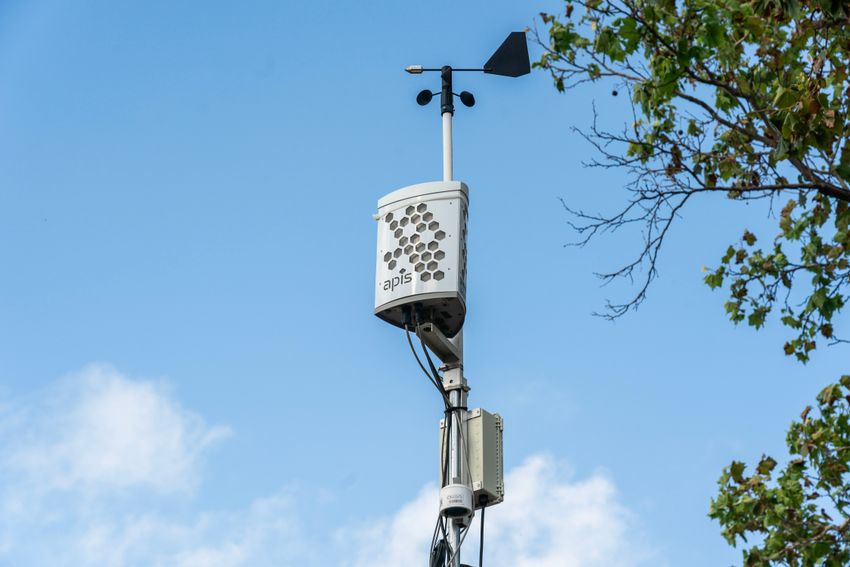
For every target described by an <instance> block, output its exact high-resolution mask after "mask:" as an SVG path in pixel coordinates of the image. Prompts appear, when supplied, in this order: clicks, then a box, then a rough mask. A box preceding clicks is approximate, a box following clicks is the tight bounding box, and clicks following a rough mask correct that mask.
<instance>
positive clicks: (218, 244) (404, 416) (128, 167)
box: [0, 0, 847, 567]
mask: <svg viewBox="0 0 850 567" xmlns="http://www.w3.org/2000/svg"><path fill="white" fill-rule="evenodd" d="M559 7H560V4H559V3H552V2H542V3H511V2H487V3H484V2H469V3H462V4H461V3H450V2H431V3H426V4H422V3H399V2H361V3H331V2H271V1H267V2H263V1H252V2H239V3H236V2H196V1H195V2H181V3H169V2H124V3H120V4H118V3H113V2H104V1H90V2H84V3H70V2H61V1H58V0H57V1H50V0H45V1H39V2H24V1H20V0H7V1H6V2H4V3H3V4H2V5H0V76H2V77H3V80H2V81H0V132H2V133H3V135H2V136H0V266H2V278H0V292H1V293H0V412H2V413H0V448H2V450H0V454H2V455H3V457H2V458H0V461H2V462H0V477H1V478H2V480H3V482H2V483H0V485H2V486H3V488H2V489H0V499H2V500H0V502H2V506H0V527H2V530H0V563H2V564H10V565H20V564H28V565H56V564H60V563H62V562H64V561H65V560H72V561H71V562H72V563H73V564H77V565H86V564H91V565H156V564H161V565H203V566H207V565H209V566H212V565H290V564H292V565H296V564H297V565H354V566H358V565H370V566H382V565H396V564H398V563H400V562H402V561H414V562H415V561H420V562H421V561H423V559H422V558H421V557H422V555H421V547H422V545H424V544H423V542H425V543H427V541H428V539H429V538H430V526H431V521H432V516H433V512H434V506H435V505H436V504H435V502H436V501H435V496H434V488H433V486H434V482H435V475H436V472H437V466H436V462H437V460H436V439H437V434H436V431H437V429H436V428H437V420H438V419H439V417H440V415H441V412H440V405H439V400H438V399H437V398H436V396H435V394H434V392H433V391H432V390H431V389H430V387H429V385H428V384H427V382H425V380H423V379H422V378H421V376H420V375H419V374H418V373H417V368H416V366H415V363H414V362H413V361H412V360H411V357H410V355H409V352H408V351H407V350H406V344H405V342H404V338H403V336H402V335H401V334H400V333H399V331H398V330H397V329H395V328H391V327H389V326H387V325H386V324H384V323H382V322H381V321H379V320H378V319H377V318H375V317H374V316H373V315H372V299H373V287H372V286H373V285H374V280H373V278H374V274H373V270H374V259H373V255H374V248H375V243H374V240H375V225H374V221H373V220H372V218H371V215H372V213H373V212H374V211H375V206H376V202H377V199H378V198H379V197H380V196H381V195H383V194H385V193H388V192H390V191H392V190H394V189H396V188H399V187H402V186H405V185H409V184H413V183H417V182H422V181H429V180H434V179H438V178H439V176H440V174H441V164H440V146H439V140H440V121H439V116H438V108H437V105H435V104H434V103H432V105H431V106H429V107H427V108H424V109H423V108H420V107H419V106H417V105H416V104H415V102H414V97H415V94H416V93H417V92H418V91H419V90H421V89H423V88H436V83H435V82H434V81H435V79H436V78H435V77H432V76H409V75H406V74H405V73H403V71H402V69H403V68H404V67H405V66H406V65H410V64H423V65H429V66H438V65H442V64H453V65H456V66H460V65H477V64H480V63H482V62H483V61H484V60H485V59H486V58H487V57H488V56H489V54H490V53H491V52H492V50H493V49H494V48H495V47H496V46H497V45H498V44H499V42H500V41H501V40H502V38H503V37H504V36H505V35H506V34H507V33H508V32H510V31H514V30H519V29H523V28H525V27H527V26H530V25H533V23H534V16H535V14H537V13H538V12H539V11H543V10H550V11H554V10H557V9H559ZM456 88H457V90H461V89H464V90H470V91H472V92H473V93H474V94H475V96H476V99H477V101H478V104H477V105H476V106H475V108H473V109H466V108H463V107H459V109H458V112H457V114H456V118H455V157H456V163H455V175H456V177H457V178H458V179H461V180H463V181H465V182H466V183H467V184H468V185H469V187H470V236H469V239H470V240H469V247H470V263H469V295H468V303H469V316H468V320H467V325H466V332H465V341H466V356H467V358H466V371H467V375H468V378H469V380H470V384H471V386H472V392H471V398H470V404H471V405H473V406H480V407H484V408H486V409H488V410H490V411H495V412H499V413H500V414H502V415H503V417H504V418H505V423H506V431H505V443H506V458H505V467H506V470H507V471H508V473H509V477H508V480H509V482H508V485H507V501H506V502H505V503H504V504H502V505H500V506H498V507H495V508H493V509H492V510H491V512H490V513H488V524H489V523H490V522H492V524H490V525H491V526H492V528H493V530H494V532H490V533H491V535H493V534H496V535H493V537H491V539H490V542H491V543H488V546H491V547H488V554H489V557H490V558H489V559H488V562H489V563H490V565H491V566H492V567H498V566H499V565H503V564H504V565H508V564H510V565H520V566H524V565H527V566H531V565H534V566H537V567H548V566H555V565H565V566H572V565H576V566H578V565H582V566H587V565H623V566H631V565H691V566H702V565H706V566H708V565H712V566H714V565H718V564H733V563H735V562H736V560H737V557H738V551H735V550H731V549H730V548H728V546H727V545H726V544H725V542H724V541H723V540H722V538H721V537H720V536H719V528H718V526H717V525H715V524H713V523H711V522H710V520H709V519H708V518H707V517H706V513H707V510H708V502H709V499H710V498H711V496H712V495H713V493H714V490H715V481H716V479H717V477H718V476H719V474H720V471H721V469H722V467H723V466H724V465H726V464H728V462H729V461H731V460H732V459H743V460H747V461H750V462H752V461H754V460H756V459H757V458H758V457H759V456H760V455H761V453H762V452H764V451H766V452H770V453H773V454H774V455H777V456H779V455H783V456H784V451H783V439H784V433H785V428H786V426H787V424H788V423H789V422H790V421H791V419H793V418H794V417H795V416H796V415H797V414H799V412H800V411H801V410H802V408H803V407H804V406H805V405H806V404H808V403H809V402H810V401H811V400H812V399H813V398H814V395H815V394H816V393H817V391H818V390H819V389H820V388H821V387H822V386H823V385H825V384H826V383H828V382H829V381H831V380H834V379H835V378H837V376H838V375H839V374H840V373H841V372H842V371H844V372H846V370H847V368H846V349H845V351H842V350H840V348H838V347H836V348H830V349H824V350H823V351H822V352H819V353H818V354H817V356H816V357H815V358H814V360H813V362H812V363H810V364H809V365H807V366H802V365H799V364H797V363H795V362H793V361H792V360H790V359H788V358H786V357H784V356H783V355H782V352H781V345H782V343H783V342H784V338H785V335H784V333H783V330H782V329H781V328H779V326H778V325H777V324H776V322H775V321H771V322H770V323H769V324H768V327H767V328H766V329H765V330H763V331H761V332H758V333H756V332H753V331H751V330H749V329H747V328H734V327H732V326H731V324H730V323H728V321H727V320H726V318H725V316H724V313H723V309H722V302H723V296H722V294H721V293H718V292H711V291H710V290H709V289H708V288H707V287H706V286H705V285H703V284H702V273H701V268H702V267H703V266H713V265H715V264H716V262H717V260H718V259H719V257H720V256H721V255H722V253H723V251H724V250H725V247H726V245H727V244H729V243H730V242H733V241H735V240H737V238H739V237H740V234H741V233H742V232H743V229H744V228H745V227H748V228H750V230H752V231H754V232H756V234H759V235H763V237H764V238H769V237H771V236H772V234H773V228H772V223H773V221H772V220H771V219H770V218H768V211H766V210H765V209H763V208H762V207H761V206H760V205H758V204H750V205H747V204H741V203H732V202H727V201H724V200H709V199H706V200H705V201H703V202H698V203H695V205H696V206H692V207H691V209H690V210H687V211H685V213H684V216H683V218H682V219H681V221H680V222H679V223H678V224H677V225H676V226H675V228H674V230H673V232H672V234H671V238H670V241H669V242H668V245H667V246H666V247H665V249H664V252H663V256H662V258H661V261H660V277H659V279H658V281H657V282H656V283H655V284H654V285H653V287H652V288H651V290H650V292H649V297H648V299H647V301H646V302H645V304H644V305H643V306H642V307H641V308H640V310H639V311H637V312H636V313H633V314H630V315H629V316H627V317H624V318H623V319H621V320H619V321H617V322H615V323H610V322H606V321H603V320H601V319H599V318H595V317H593V316H592V315H591V313H592V312H593V311H595V310H598V309H599V308H600V307H601V306H602V305H603V304H604V301H605V299H606V298H612V299H615V300H616V299H623V298H627V297H628V295H629V293H630V292H633V291H634V290H633V288H630V287H629V286H628V285H618V284H615V285H612V286H609V287H606V288H600V287H599V281H598V280H597V279H596V278H595V277H594V276H593V272H594V271H604V270H605V269H609V268H612V267H618V266H619V263H620V262H623V261H624V260H625V259H628V258H629V257H630V255H632V254H633V253H634V252H636V250H637V249H636V248H635V244H636V240H635V235H633V234H631V235H630V234H627V233H623V234H618V235H614V236H612V237H611V238H607V239H603V240H600V241H599V242H597V243H595V244H594V245H593V246H589V247H587V248H584V249H576V248H571V247H565V246H564V245H565V244H566V243H568V242H570V241H571V240H573V239H574V235H573V234H572V233H571V232H570V229H569V227H568V226H567V224H566V221H567V220H568V219H567V217H566V216H565V214H564V211H563V209H562V208H561V206H560V203H559V200H558V199H559V198H564V199H565V200H566V201H567V202H569V203H570V204H571V205H573V206H575V207H580V208H584V209H586V210H590V211H610V210H613V209H614V208H616V207H617V206H618V204H619V203H622V202H623V199H624V198H625V193H624V190H623V185H624V183H625V178H624V177H623V176H622V174H621V173H619V172H600V171H594V170H588V169H585V168H583V167H582V165H581V163H582V160H583V159H588V158H589V157H590V156H592V151H591V148H589V147H588V146H587V144H586V143H584V142H583V141H582V140H581V139H580V138H579V137H578V136H577V135H576V134H575V133H574V132H572V131H571V127H572V126H577V127H587V126H588V125H589V124H590V120H591V108H592V104H593V103H594V101H595V103H596V106H597V109H598V110H599V113H600V118H601V120H602V121H603V123H605V124H610V125H614V126H616V125H617V124H620V123H622V122H623V121H625V120H628V117H629V112H628V105H627V101H626V100H625V97H623V96H619V97H617V98H614V97H612V96H610V86H607V85H589V86H586V87H584V88H582V89H580V90H578V91H574V92H570V93H567V94H565V95H560V94H558V93H556V91H555V90H554V88H553V87H552V86H551V83H550V81H549V80H548V78H547V77H546V76H544V75H543V74H542V73H539V72H534V73H532V74H531V75H530V76H526V77H523V78H521V79H516V80H514V79H506V78H500V77H492V76H476V75H464V76H461V77H458V78H457V79H456ZM843 319H844V320H845V321H846V316H845V317H843ZM838 327H839V330H840V322H839V325H838ZM842 363H843V364H842ZM488 529H489V527H488ZM499 534H501V535H499ZM473 549H474V546H471V547H470V551H469V552H468V553H470V555H471V554H472V552H473V551H472V550H473ZM57 561H58V563H57ZM500 561H501V563H500Z"/></svg>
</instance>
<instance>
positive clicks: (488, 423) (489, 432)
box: [440, 408, 505, 508]
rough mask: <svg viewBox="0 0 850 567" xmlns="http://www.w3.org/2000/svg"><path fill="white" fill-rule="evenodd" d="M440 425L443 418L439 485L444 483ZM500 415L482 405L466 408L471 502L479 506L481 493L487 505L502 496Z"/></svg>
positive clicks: (502, 466) (501, 424) (496, 501)
mask: <svg viewBox="0 0 850 567" xmlns="http://www.w3.org/2000/svg"><path fill="white" fill-rule="evenodd" d="M443 428H445V420H440V486H442V485H443V462H444V459H445V457H444V455H445V452H444V446H443V434H442V433H443ZM503 430H504V426H503V423H502V416H500V415H499V414H497V413H490V412H488V411H486V410H483V409H481V408H476V409H473V410H470V411H468V412H466V434H465V437H466V439H465V441H466V444H467V450H468V451H469V452H468V455H469V461H468V464H467V463H464V467H466V466H467V465H468V468H469V471H468V473H469V478H470V481H471V482H470V485H471V486H472V490H473V496H474V498H473V502H474V503H475V507H476V508H481V507H482V506H481V504H480V502H481V497H482V496H485V497H486V500H487V503H486V506H492V505H493V504H498V503H499V502H501V501H502V500H504V499H505V480H504V455H503V452H502V431H503Z"/></svg>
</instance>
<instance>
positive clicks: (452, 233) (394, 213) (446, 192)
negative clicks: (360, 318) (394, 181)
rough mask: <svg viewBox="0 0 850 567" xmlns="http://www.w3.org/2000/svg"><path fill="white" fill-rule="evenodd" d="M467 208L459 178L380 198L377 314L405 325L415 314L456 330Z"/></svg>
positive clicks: (462, 302)
mask: <svg viewBox="0 0 850 567" xmlns="http://www.w3.org/2000/svg"><path fill="white" fill-rule="evenodd" d="M468 206H469V189H468V188H467V186H466V185H465V184H464V183H461V182H460V181H434V182H430V183H420V184H418V185H411V186H409V187H404V188H402V189H399V190H397V191H393V192H392V193H390V194H389V195H385V196H384V197H382V198H381V199H380V200H379V201H378V214H377V215H376V217H377V219H378V254H377V262H376V266H377V267H376V270H375V273H376V277H375V315H377V316H378V317H380V318H381V319H383V320H385V321H387V322H388V323H391V324H393V325H396V326H399V327H404V322H405V319H406V315H405V312H408V313H410V314H413V313H416V314H417V315H418V320H419V322H420V323H433V324H434V325H436V326H437V328H438V329H440V331H442V332H443V333H444V334H445V335H446V336H448V337H453V336H454V335H455V334H457V332H458V331H459V330H460V329H461V327H462V326H463V321H464V318H465V317H466V222H467V214H468V213H467V208H468ZM408 320H409V319H408Z"/></svg>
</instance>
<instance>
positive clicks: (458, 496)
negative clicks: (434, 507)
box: [440, 484, 472, 518]
mask: <svg viewBox="0 0 850 567" xmlns="http://www.w3.org/2000/svg"><path fill="white" fill-rule="evenodd" d="M440 513H441V514H442V515H443V516H447V517H449V518H462V517H464V516H469V515H470V514H472V489H471V488H469V487H468V486H466V485H465V484H447V485H446V486H444V487H443V488H441V489H440Z"/></svg>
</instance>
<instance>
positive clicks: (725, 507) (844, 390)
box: [709, 376, 850, 567]
mask: <svg viewBox="0 0 850 567" xmlns="http://www.w3.org/2000/svg"><path fill="white" fill-rule="evenodd" d="M811 410H812V408H811V407H807V408H806V409H805V410H804V411H803V413H802V415H801V416H800V420H799V421H796V422H794V423H792V424H791V428H790V430H789V432H788V439H787V442H788V448H789V450H790V452H791V454H792V457H793V458H792V459H791V460H790V461H789V462H788V464H787V465H786V466H785V467H784V468H782V469H779V468H777V462H776V460H774V459H773V458H772V457H762V459H761V461H760V462H759V464H758V466H756V468H755V470H754V471H752V473H751V474H747V473H746V466H745V465H744V463H741V462H733V463H732V464H731V465H730V466H729V467H727V468H726V469H725V470H724V471H723V476H722V477H721V478H720V493H719V494H718V496H717V497H716V498H715V499H714V500H712V502H711V511H710V514H709V515H710V516H711V517H712V518H714V519H716V520H718V521H719V522H720V524H721V525H722V526H723V535H724V537H725V538H726V540H727V541H728V542H729V543H730V544H732V545H736V544H738V543H740V542H743V543H747V542H749V541H750V540H751V539H752V540H755V543H754V544H752V545H751V546H750V547H749V548H747V549H745V550H744V552H743V559H744V565H746V566H747V567H757V566H770V565H789V566H794V567H796V566H809V565H822V566H824V567H842V566H844V565H848V564H850V491H848V484H850V376H843V377H842V378H841V381H840V383H838V384H833V385H830V386H828V387H826V388H824V390H822V391H821V393H820V394H819V395H818V397H817V410H816V411H815V412H814V414H812V411H811Z"/></svg>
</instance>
